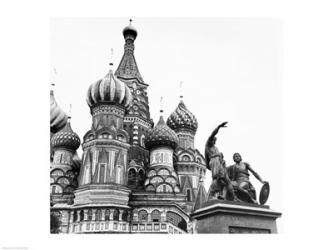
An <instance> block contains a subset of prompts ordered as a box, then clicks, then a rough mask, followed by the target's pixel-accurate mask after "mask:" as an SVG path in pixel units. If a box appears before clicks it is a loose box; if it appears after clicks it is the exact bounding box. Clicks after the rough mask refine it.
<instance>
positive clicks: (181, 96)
mask: <svg viewBox="0 0 333 250" xmlns="http://www.w3.org/2000/svg"><path fill="white" fill-rule="evenodd" d="M179 92H180V95H179V97H180V100H183V81H180V83H179Z"/></svg>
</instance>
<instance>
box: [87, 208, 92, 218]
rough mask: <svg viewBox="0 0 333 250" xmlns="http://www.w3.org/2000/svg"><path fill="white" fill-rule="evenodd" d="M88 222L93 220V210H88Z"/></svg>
mask: <svg viewBox="0 0 333 250" xmlns="http://www.w3.org/2000/svg"><path fill="white" fill-rule="evenodd" d="M88 220H92V210H91V209H89V210H88Z"/></svg>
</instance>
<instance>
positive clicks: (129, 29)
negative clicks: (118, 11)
mask: <svg viewBox="0 0 333 250" xmlns="http://www.w3.org/2000/svg"><path fill="white" fill-rule="evenodd" d="M137 35H138V32H137V30H136V28H134V27H133V25H132V20H131V19H130V24H129V25H128V26H126V27H125V28H124V29H123V36H124V38H125V39H126V38H127V37H129V36H131V37H133V39H134V40H135V38H136V37H137Z"/></svg>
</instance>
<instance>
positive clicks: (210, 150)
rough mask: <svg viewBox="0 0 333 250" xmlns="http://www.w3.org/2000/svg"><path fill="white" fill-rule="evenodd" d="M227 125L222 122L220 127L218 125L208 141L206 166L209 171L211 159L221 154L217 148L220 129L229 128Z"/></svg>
mask: <svg viewBox="0 0 333 250" xmlns="http://www.w3.org/2000/svg"><path fill="white" fill-rule="evenodd" d="M227 123H228V122H222V123H221V124H220V125H218V126H217V127H216V128H215V129H214V130H213V132H212V133H211V135H210V136H209V137H208V139H207V142H206V146H205V158H206V165H207V168H208V169H210V166H209V161H210V159H211V158H212V157H215V156H216V154H219V151H218V149H217V147H216V146H215V142H216V135H217V133H218V132H219V130H220V128H226V127H227Z"/></svg>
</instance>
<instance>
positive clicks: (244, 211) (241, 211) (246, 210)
mask: <svg viewBox="0 0 333 250" xmlns="http://www.w3.org/2000/svg"><path fill="white" fill-rule="evenodd" d="M191 216H192V217H193V218H194V219H196V231H197V233H268V234H269V233H277V228H276V219H277V218H279V217H281V213H279V212H276V211H273V210H271V209H270V208H269V207H268V206H265V205H255V204H248V203H245V204H244V203H240V202H230V201H223V200H210V201H208V202H206V203H205V204H203V206H202V207H201V208H199V209H197V210H195V211H194V212H193V213H192V215H191Z"/></svg>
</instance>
